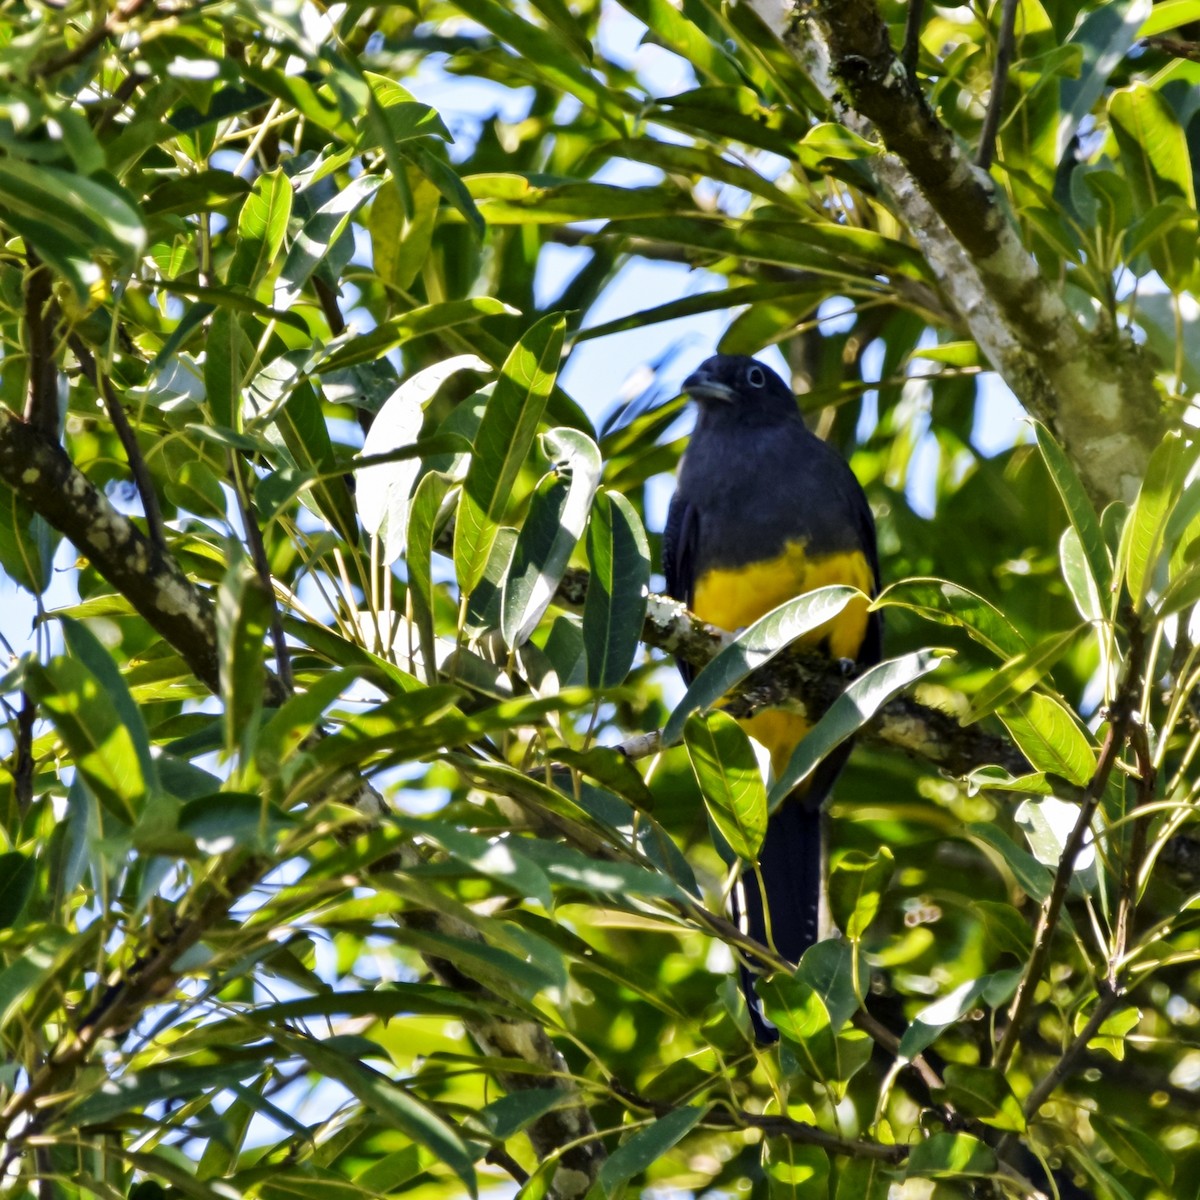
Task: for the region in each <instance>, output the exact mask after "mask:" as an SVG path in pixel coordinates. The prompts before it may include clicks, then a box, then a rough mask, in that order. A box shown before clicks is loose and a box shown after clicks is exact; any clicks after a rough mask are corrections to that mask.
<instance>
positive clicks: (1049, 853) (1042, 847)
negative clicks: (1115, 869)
mask: <svg viewBox="0 0 1200 1200" xmlns="http://www.w3.org/2000/svg"><path fill="white" fill-rule="evenodd" d="M1078 819H1079V805H1078V804H1074V803H1072V802H1070V801H1068V800H1059V799H1058V798H1057V797H1056V796H1037V797H1030V798H1029V799H1026V800H1022V801H1021V803H1020V805H1019V806H1018V808H1017V811H1016V813H1015V814H1014V820H1015V821H1016V823H1017V825H1018V826H1019V827H1020V828H1021V829H1022V830H1023V832H1024V834H1025V840H1026V841H1027V842H1028V843H1029V849H1030V850H1031V851H1032V852H1033V857H1034V858H1036V859H1037V860H1038V862H1040V863H1041V864H1042V865H1043V866H1044V867H1050V868H1053V869H1057V868H1058V864H1059V862H1060V861H1061V859H1062V856H1063V854H1064V852H1065V850H1066V844H1067V839H1068V838H1069V837H1070V835H1071V830H1072V829H1073V828H1074V827H1075V823H1076V822H1077V821H1078ZM1098 886H1099V876H1098V870H1097V862H1096V847H1095V846H1094V845H1093V844H1091V842H1090V840H1089V841H1085V842H1084V844H1083V845H1082V846H1081V847H1080V849H1079V853H1078V854H1077V855H1076V856H1075V869H1074V874H1073V875H1072V876H1071V892H1072V894H1073V895H1080V894H1083V893H1090V894H1093V895H1094V894H1095V890H1096V888H1097V887H1098Z"/></svg>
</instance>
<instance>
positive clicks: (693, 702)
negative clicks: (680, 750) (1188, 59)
mask: <svg viewBox="0 0 1200 1200" xmlns="http://www.w3.org/2000/svg"><path fill="white" fill-rule="evenodd" d="M859 594H860V593H859V591H858V589H857V588H852V587H845V586H843V585H841V584H838V585H835V586H833V587H823V588H817V589H816V590H815V591H811V592H807V593H805V594H804V595H803V596H797V597H796V598H795V599H794V600H788V601H786V602H785V603H783V604H781V605H779V607H778V608H774V609H772V610H771V611H770V612H769V613H767V614H766V616H764V617H760V618H759V619H758V620H757V621H755V622H754V624H753V625H750V626H749V627H748V628H747V629H744V630H743V631H742V632H741V633H739V634H738V635H737V637H735V638H734V639H733V641H732V642H730V644H729V645H728V646H726V647H725V649H724V650H722V651H721V652H720V653H719V654H718V655H717V656H716V657H715V658H714V659H713V660H712V662H710V663H709V664H708V665H707V666H706V667H705V668H704V669H703V670H702V671H701V672H700V673H699V674H698V675H697V676H696V678H695V679H693V680H692V683H691V686H690V687H689V688H688V690H687V693H686V694H685V695H684V697H683V699H682V700H681V701H680V702H679V704H678V705H676V707H675V710H674V712H672V713H671V719H670V720H669V721H668V722H667V726H666V728H665V729H664V730H663V742H664V744H666V745H673V744H674V743H675V742H677V741H678V740H679V738H680V736H681V734H682V733H683V726H684V722H685V721H686V720H687V718H688V716H689V715H690V714H691V713H694V712H695V711H696V710H697V709H701V708H710V707H712V705H714V704H715V703H716V702H717V701H718V700H720V699H721V697H722V696H724V695H725V694H726V693H727V692H728V691H729V690H730V689H731V688H733V687H735V686H736V685H737V684H739V683H741V681H742V680H743V679H745V678H746V676H747V675H749V674H750V672H751V671H753V670H754V669H755V668H756V667H761V666H762V665H763V663H766V662H769V661H770V660H771V659H772V658H774V656H775V655H776V654H778V653H779V652H780V651H781V650H783V649H785V648H786V647H787V646H789V645H790V644H791V643H792V642H794V641H795V640H796V639H797V638H799V637H802V636H803V635H804V634H806V633H810V632H811V631H812V630H814V629H818V628H820V626H822V625H824V624H825V622H826V621H829V620H831V619H832V618H833V617H835V616H837V614H838V613H840V612H841V611H842V609H843V608H845V607H846V605H847V604H849V603H850V601H851V600H853V599H854V597H855V596H858V595H859Z"/></svg>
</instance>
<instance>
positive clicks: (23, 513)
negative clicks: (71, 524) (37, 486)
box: [0, 488, 61, 596]
mask: <svg viewBox="0 0 1200 1200" xmlns="http://www.w3.org/2000/svg"><path fill="white" fill-rule="evenodd" d="M60 540H61V535H60V534H59V533H58V532H57V531H55V530H53V529H51V528H50V525H49V524H48V523H47V521H46V519H45V517H42V516H40V515H38V514H37V513H35V512H34V511H33V509H31V508H30V507H29V505H28V504H26V503H25V501H24V500H22V499H21V497H20V496H18V495H17V493H16V492H14V491H12V490H11V489H10V488H4V489H3V490H2V491H0V568H2V569H3V571H4V574H5V575H7V576H8V577H9V578H10V579H11V580H12V581H13V582H14V583H16V584H18V585H19V586H20V587H23V588H24V589H25V590H26V591H27V592H29V593H31V594H32V595H34V596H40V595H41V594H42V593H43V592H44V591H45V590H46V589H47V588H48V587H49V586H50V581H51V579H53V578H54V552H55V550H56V549H57V548H58V543H59V541H60Z"/></svg>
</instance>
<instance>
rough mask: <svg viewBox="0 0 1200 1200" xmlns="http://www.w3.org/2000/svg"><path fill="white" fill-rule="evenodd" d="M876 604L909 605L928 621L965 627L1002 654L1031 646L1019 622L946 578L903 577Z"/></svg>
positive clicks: (968, 631)
mask: <svg viewBox="0 0 1200 1200" xmlns="http://www.w3.org/2000/svg"><path fill="white" fill-rule="evenodd" d="M873 607H874V608H878V609H884V608H906V609H908V610H909V611H911V612H915V613H917V614H918V615H919V616H922V617H924V618H925V619H926V620H927V621H933V622H935V623H936V624H938V625H949V626H953V627H955V628H958V629H962V630H963V631H964V632H966V634H967V635H968V636H969V637H970V638H971V639H972V640H973V641H975V642H978V643H979V645H981V646H985V647H986V648H987V649H988V650H990V651H992V653H993V654H995V655H997V656H999V657H1000V658H1012V657H1013V656H1014V655H1017V654H1020V653H1022V652H1023V651H1025V650H1027V649H1028V648H1029V643H1028V642H1027V641H1026V640H1025V638H1024V637H1022V636H1021V634H1020V633H1019V632H1018V630H1017V628H1016V626H1014V625H1013V624H1012V622H1011V621H1009V619H1008V618H1007V617H1006V616H1005V615H1004V613H1002V612H1001V611H1000V609H998V608H997V607H996V606H995V605H994V604H992V603H991V602H990V601H988V600H985V599H984V598H983V597H982V596H979V595H976V594H975V593H974V592H972V591H970V590H969V589H968V588H965V587H963V586H962V585H961V584H957V583H951V582H949V581H948V580H945V579H920V578H916V579H903V580H901V581H900V582H898V583H893V584H891V585H889V586H888V587H886V588H884V589H883V591H882V592H880V594H879V595H878V596H877V597H876V599H875V603H874V605H873Z"/></svg>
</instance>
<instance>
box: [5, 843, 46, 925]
mask: <svg viewBox="0 0 1200 1200" xmlns="http://www.w3.org/2000/svg"><path fill="white" fill-rule="evenodd" d="M36 877H37V863H36V862H35V861H34V859H32V858H29V857H28V856H27V855H24V854H21V853H20V852H19V851H17V850H10V851H8V853H6V854H0V929H9V928H11V927H12V926H14V925H15V924H16V923H17V920H18V919H19V918H20V916H21V910H22V909H23V908H24V907H25V905H26V903H27V902H28V900H29V897H30V895H31V894H32V892H33V883H34V880H35V879H36Z"/></svg>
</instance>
